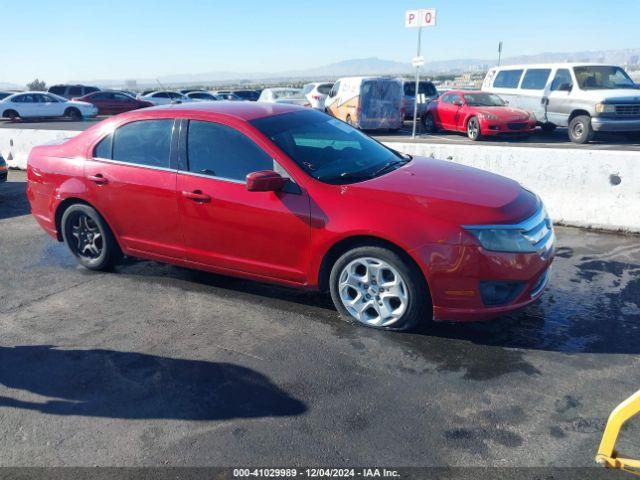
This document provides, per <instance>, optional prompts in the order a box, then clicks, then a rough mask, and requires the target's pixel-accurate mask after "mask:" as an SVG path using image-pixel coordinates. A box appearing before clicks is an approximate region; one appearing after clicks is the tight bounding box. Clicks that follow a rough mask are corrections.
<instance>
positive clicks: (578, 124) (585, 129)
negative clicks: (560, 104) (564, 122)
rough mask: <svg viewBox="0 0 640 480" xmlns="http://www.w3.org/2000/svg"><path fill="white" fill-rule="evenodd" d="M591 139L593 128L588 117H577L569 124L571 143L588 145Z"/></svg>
mask: <svg viewBox="0 0 640 480" xmlns="http://www.w3.org/2000/svg"><path fill="white" fill-rule="evenodd" d="M592 138H593V128H592V127H591V117H589V116H588V115H578V116H577V117H575V118H574V119H573V120H571V121H570V122H569V140H571V141H572V142H573V143H579V144H583V143H589V142H590V141H591V139H592Z"/></svg>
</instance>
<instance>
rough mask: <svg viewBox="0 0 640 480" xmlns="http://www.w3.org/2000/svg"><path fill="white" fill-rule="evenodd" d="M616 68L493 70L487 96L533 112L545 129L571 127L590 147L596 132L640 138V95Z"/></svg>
mask: <svg viewBox="0 0 640 480" xmlns="http://www.w3.org/2000/svg"><path fill="white" fill-rule="evenodd" d="M638 88H639V87H638V85H636V84H635V83H634V82H633V80H631V78H630V77H629V75H628V74H627V73H626V72H625V71H624V70H623V69H622V68H621V67H618V66H615V65H603V64H596V63H556V64H540V65H511V66H501V67H494V68H491V69H490V70H489V71H488V72H487V75H486V77H485V78H484V81H483V83H482V90H484V91H486V92H491V93H496V94H498V95H500V96H501V97H502V98H503V99H505V100H507V101H508V102H509V104H510V105H511V106H514V107H518V108H522V109H524V110H527V111H529V112H532V113H533V114H534V115H535V116H536V119H537V120H538V122H539V123H540V125H541V126H542V129H543V130H545V131H551V130H553V129H555V128H556V126H560V127H569V139H570V140H571V141H572V142H575V143H587V142H589V140H591V138H592V137H593V133H594V132H599V131H602V132H640V90H639V89H638Z"/></svg>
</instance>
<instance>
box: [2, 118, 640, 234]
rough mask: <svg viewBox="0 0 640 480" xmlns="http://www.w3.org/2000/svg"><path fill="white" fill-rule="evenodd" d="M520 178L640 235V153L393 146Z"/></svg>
mask: <svg viewBox="0 0 640 480" xmlns="http://www.w3.org/2000/svg"><path fill="white" fill-rule="evenodd" d="M78 133H80V132H78V131H73V130H29V129H18V128H16V129H9V128H6V129H0V153H2V155H3V156H4V158H5V159H6V160H7V163H8V164H9V166H11V167H14V168H22V169H24V168H26V165H27V157H28V155H29V152H30V150H31V148H32V147H33V146H35V145H42V144H44V143H47V142H51V141H54V140H59V139H61V138H68V137H73V136H75V135H77V134H78ZM387 145H389V146H390V147H392V148H394V149H396V150H398V151H401V152H406V153H410V154H412V155H421V156H426V157H434V158H440V159H446V160H449V161H452V162H456V163H460V164H464V165H469V166H472V167H476V168H480V169H482V170H488V171H491V172H494V173H497V174H500V175H503V176H505V177H509V178H513V179H514V180H517V181H518V182H520V183H521V184H522V185H524V186H525V187H527V188H529V189H531V190H533V191H534V192H536V193H537V194H538V195H540V196H541V197H542V199H543V201H544V202H545V205H546V206H547V210H548V211H549V214H550V216H551V218H552V219H553V220H554V221H555V222H556V223H561V224H564V225H573V226H577V227H588V228H599V229H604V230H614V231H623V232H634V233H637V232H640V152H634V151H615V150H587V149H556V148H529V147H505V146H487V145H482V144H479V145H447V144H430V143H408V142H387Z"/></svg>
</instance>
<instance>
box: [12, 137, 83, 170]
mask: <svg viewBox="0 0 640 480" xmlns="http://www.w3.org/2000/svg"><path fill="white" fill-rule="evenodd" d="M79 133H80V132H78V131H75V130H31V129H26V128H0V153H1V154H2V156H3V157H4V159H5V160H6V161H7V164H8V165H9V166H10V167H13V168H20V169H26V168H27V158H28V157H29V152H30V151H31V148H32V147H35V146H36V145H43V144H45V143H48V142H51V141H54V140H59V139H61V138H69V137H73V136H75V135H77V134H79Z"/></svg>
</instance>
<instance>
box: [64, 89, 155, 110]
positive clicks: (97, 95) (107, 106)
mask: <svg viewBox="0 0 640 480" xmlns="http://www.w3.org/2000/svg"><path fill="white" fill-rule="evenodd" d="M73 100H80V101H82V102H88V103H92V104H93V105H95V106H96V107H98V114H99V115H115V114H117V113H123V112H129V111H131V110H137V109H139V108H145V107H152V106H153V103H151V102H146V101H144V100H138V99H137V98H133V97H132V96H131V95H127V94H126V93H123V92H116V91H113V92H112V91H108V90H103V91H100V92H92V93H88V94H87V95H85V96H83V97H78V98H74V99H73Z"/></svg>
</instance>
